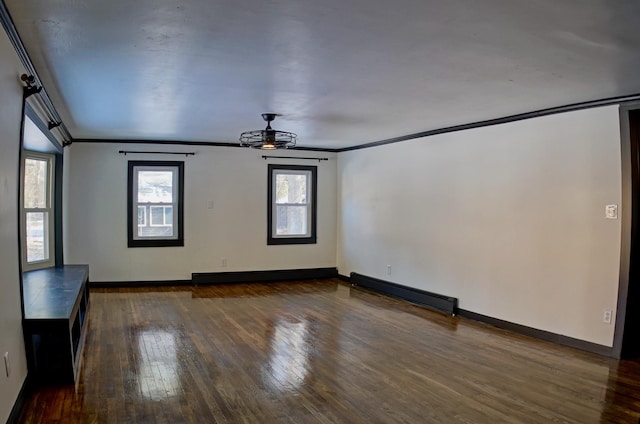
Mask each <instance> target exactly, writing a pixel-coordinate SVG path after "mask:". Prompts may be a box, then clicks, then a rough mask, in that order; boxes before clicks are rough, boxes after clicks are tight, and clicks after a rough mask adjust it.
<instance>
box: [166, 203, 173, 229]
mask: <svg viewBox="0 0 640 424" xmlns="http://www.w3.org/2000/svg"><path fill="white" fill-rule="evenodd" d="M164 223H165V224H166V225H173V206H165V207H164Z"/></svg>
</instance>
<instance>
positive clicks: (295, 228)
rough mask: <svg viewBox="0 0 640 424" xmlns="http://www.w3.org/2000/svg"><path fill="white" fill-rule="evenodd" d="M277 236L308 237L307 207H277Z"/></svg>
mask: <svg viewBox="0 0 640 424" xmlns="http://www.w3.org/2000/svg"><path fill="white" fill-rule="evenodd" d="M276 214H277V215H276V235H279V236H285V235H306V234H307V206H276Z"/></svg>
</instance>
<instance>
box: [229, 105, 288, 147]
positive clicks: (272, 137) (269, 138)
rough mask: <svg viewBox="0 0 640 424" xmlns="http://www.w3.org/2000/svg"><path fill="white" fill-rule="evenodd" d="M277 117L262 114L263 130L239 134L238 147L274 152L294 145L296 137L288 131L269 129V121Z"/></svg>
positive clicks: (272, 114)
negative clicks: (265, 125)
mask: <svg viewBox="0 0 640 424" xmlns="http://www.w3.org/2000/svg"><path fill="white" fill-rule="evenodd" d="M276 116H278V115H277V114H275V113H263V114H262V119H264V120H265V121H267V127H266V128H265V129H264V130H254V131H245V132H243V133H242V134H240V145H241V146H244V147H251V148H254V149H263V150H275V149H288V148H290V147H294V146H295V145H296V140H297V138H298V136H297V135H296V134H294V133H292V132H288V131H278V130H274V129H273V128H271V121H273V120H274V119H276Z"/></svg>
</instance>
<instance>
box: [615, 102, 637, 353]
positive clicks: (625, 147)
mask: <svg viewBox="0 0 640 424" xmlns="http://www.w3.org/2000/svg"><path fill="white" fill-rule="evenodd" d="M639 109H640V102H631V103H625V104H621V105H620V109H619V116H620V158H621V177H622V178H621V181H622V187H621V189H622V193H621V205H620V220H621V222H620V227H621V228H620V230H621V237H620V273H619V282H618V303H617V307H616V319H615V332H614V337H613V347H612V349H611V356H613V357H614V358H622V357H623V356H624V355H625V350H624V348H625V346H626V344H625V327H626V325H627V319H628V318H629V317H628V315H627V306H628V305H629V284H630V272H631V260H632V258H633V257H634V256H638V255H639V254H640V246H632V231H634V230H636V231H637V229H638V227H639V226H640V219H637V221H638V222H634V219H633V213H634V210H633V200H634V196H633V192H634V189H635V190H636V192H637V193H638V194H639V195H638V197H637V198H636V202H638V201H640V180H638V181H635V182H634V167H635V166H636V165H634V163H633V157H632V155H631V151H632V143H635V141H633V140H632V139H631V122H630V119H629V113H630V111H632V110H639ZM634 125H637V129H636V130H637V131H640V119H638V122H635V123H634ZM635 149H639V150H640V143H638V145H636V146H635ZM639 168H640V167H639ZM636 173H637V174H640V169H638V170H637V171H636ZM636 207H638V206H636ZM639 216H640V215H639Z"/></svg>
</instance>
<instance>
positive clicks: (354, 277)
mask: <svg viewBox="0 0 640 424" xmlns="http://www.w3.org/2000/svg"><path fill="white" fill-rule="evenodd" d="M350 280H351V284H353V285H355V286H361V287H364V288H367V289H370V290H373V291H377V292H380V293H383V294H386V295H389V296H392V297H397V298H400V299H403V300H407V301H409V302H411V303H415V304H416V305H420V306H425V307H427V308H431V309H436V310H438V311H441V312H445V313H447V314H449V315H455V314H456V313H457V312H456V311H457V309H458V299H456V298H455V297H450V296H445V295H442V294H437V293H431V292H428V291H424V290H419V289H415V288H413V287H407V286H403V285H401V284H396V283H391V282H389V281H385V280H380V279H378V278H373V277H368V276H366V275H362V274H357V273H355V272H352V273H351V278H350Z"/></svg>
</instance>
